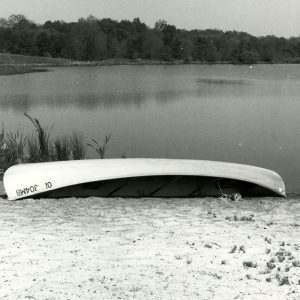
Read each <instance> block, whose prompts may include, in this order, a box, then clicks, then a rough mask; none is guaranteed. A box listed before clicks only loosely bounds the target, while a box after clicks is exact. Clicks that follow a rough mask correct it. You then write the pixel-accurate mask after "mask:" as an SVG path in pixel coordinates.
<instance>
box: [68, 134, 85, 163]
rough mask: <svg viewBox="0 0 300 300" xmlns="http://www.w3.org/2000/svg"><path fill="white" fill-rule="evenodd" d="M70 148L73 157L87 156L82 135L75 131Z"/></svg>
mask: <svg viewBox="0 0 300 300" xmlns="http://www.w3.org/2000/svg"><path fill="white" fill-rule="evenodd" d="M70 148H71V153H72V157H73V159H75V160H79V159H84V158H85V154H86V148H85V144H84V139H83V136H82V135H79V134H78V133H75V132H74V133H73V134H72V136H71V138H70Z"/></svg>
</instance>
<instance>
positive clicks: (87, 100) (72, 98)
mask: <svg viewBox="0 0 300 300" xmlns="http://www.w3.org/2000/svg"><path fill="white" fill-rule="evenodd" d="M196 94H197V92H196V91H195V90H192V91H191V90H177V91H174V90H165V91H157V92H152V93H150V92H132V93H128V92H127V93H122V94H113V93H107V94H97V93H95V94H83V93H79V94H65V95H59V96H57V95H45V96H42V97H39V98H36V97H35V96H34V95H29V94H18V95H4V96H0V108H1V109H2V110H6V111H7V110H12V111H15V112H23V111H26V110H29V109H32V108H38V107H43V106H45V107H48V108H51V109H53V108H60V107H61V108H67V107H73V108H78V109H84V110H94V109H97V108H110V109H111V108H114V107H134V108H137V109H138V108H141V107H142V106H143V105H144V104H145V103H146V102H147V101H148V100H155V101H156V103H158V104H160V103H161V104H164V103H169V102H173V101H175V100H179V99H183V98H184V97H187V96H193V95H196Z"/></svg>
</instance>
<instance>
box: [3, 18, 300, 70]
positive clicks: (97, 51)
mask: <svg viewBox="0 0 300 300" xmlns="http://www.w3.org/2000/svg"><path fill="white" fill-rule="evenodd" d="M0 52H2V53H13V54H22V55H31V56H43V57H48V58H50V57H52V58H65V59H70V60H76V61H101V60H109V59H124V60H126V59H135V60H154V61H155V60H156V61H160V62H174V61H182V62H185V63H189V62H192V61H194V62H195V61H197V62H203V63H214V62H226V63H236V64H241V63H245V64H253V63H257V62H262V63H263V62H265V63H299V62H300V37H293V38H289V39H286V38H282V37H275V36H265V37H255V36H252V35H250V34H248V33H245V32H237V31H227V32H223V31H221V30H217V29H209V30H190V31H188V30H184V29H178V28H176V27H175V26H174V25H169V24H167V23H166V22H165V21H163V20H159V21H157V22H156V23H155V26H154V28H149V27H148V26H147V25H145V24H144V23H142V22H141V21H140V20H139V19H138V18H135V19H134V20H133V21H128V20H122V21H120V22H118V21H115V20H111V19H109V18H107V19H97V18H95V17H93V16H89V17H88V18H86V19H84V18H81V19H79V20H78V21H77V22H71V23H66V22H63V21H54V22H51V21H47V22H46V23H45V24H36V23H34V22H33V21H30V20H28V19H27V18H26V17H25V16H22V15H12V16H10V17H9V18H8V19H5V18H1V19H0Z"/></svg>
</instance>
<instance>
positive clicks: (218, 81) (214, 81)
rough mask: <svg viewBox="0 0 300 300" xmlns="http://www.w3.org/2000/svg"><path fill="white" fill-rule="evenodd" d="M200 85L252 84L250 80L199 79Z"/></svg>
mask: <svg viewBox="0 0 300 300" xmlns="http://www.w3.org/2000/svg"><path fill="white" fill-rule="evenodd" d="M197 82H198V83H200V84H201V83H205V84H210V85H215V84H221V85H224V84H230V85H241V84H250V83H251V81H250V80H243V79H226V78H199V79H198V80H197Z"/></svg>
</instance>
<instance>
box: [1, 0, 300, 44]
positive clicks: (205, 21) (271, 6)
mask: <svg viewBox="0 0 300 300" xmlns="http://www.w3.org/2000/svg"><path fill="white" fill-rule="evenodd" d="M11 14H23V15H25V16H26V17H27V18H29V19H30V20H32V21H34V22H36V23H40V24H41V23H44V22H45V21H47V20H51V21H53V20H63V21H66V22H71V21H77V20H78V19H79V18H81V17H87V16H89V15H93V16H95V17H96V18H99V19H102V18H111V19H114V20H117V21H120V20H133V19H134V18H135V17H138V18H140V20H141V21H142V22H144V23H146V24H147V25H148V26H150V27H153V26H154V24H155V22H156V21H157V20H159V19H163V20H166V21H167V23H168V24H171V25H175V26H176V27H177V28H181V29H187V30H191V29H221V30H223V31H227V30H237V31H245V32H248V33H250V34H252V35H255V36H265V35H275V36H283V37H287V38H289V37H291V36H300V0H0V17H2V18H7V17H8V16H9V15H11Z"/></svg>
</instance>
